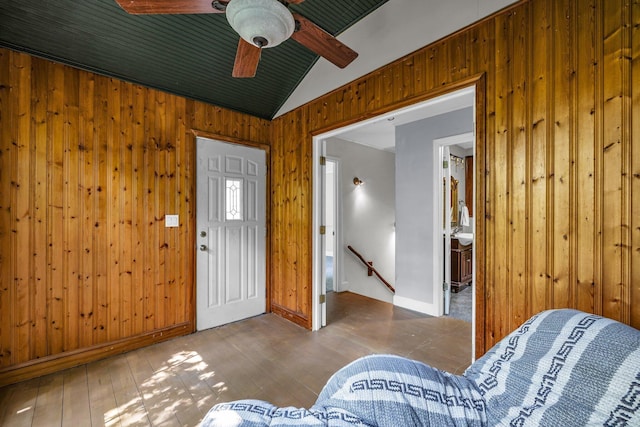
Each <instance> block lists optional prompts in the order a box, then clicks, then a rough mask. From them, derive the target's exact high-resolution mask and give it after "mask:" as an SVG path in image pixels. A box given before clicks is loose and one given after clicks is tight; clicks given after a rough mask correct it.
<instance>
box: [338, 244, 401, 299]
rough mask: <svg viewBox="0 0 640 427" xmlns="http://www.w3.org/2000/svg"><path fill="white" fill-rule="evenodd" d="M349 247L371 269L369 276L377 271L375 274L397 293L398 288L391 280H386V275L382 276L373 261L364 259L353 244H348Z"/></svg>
mask: <svg viewBox="0 0 640 427" xmlns="http://www.w3.org/2000/svg"><path fill="white" fill-rule="evenodd" d="M347 248H349V250H350V251H351V252H353V253H354V254H355V256H357V257H358V259H360V261H362V263H363V264H364V265H365V266H366V267H367V269H368V270H369V271H368V274H369V276H371V273H372V272H373V273H375V274H376V276H378V279H380V281H382V283H384V284H385V286H386V287H387V288H388V289H389V290H390V291H391V292H393V293H394V294H395V293H396V289H395V288H394V287H393V286H392V285H391V283H389V282H387V281H386V280H384V277H382V276H381V275H380V273H378V270H376V269H375V268H374V267H373V261H367V260H365V259H364V257H363V256H362V255H360V254H359V253H358V251H356V250H355V249H353V246H351V245H348V246H347Z"/></svg>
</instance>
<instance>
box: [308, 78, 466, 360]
mask: <svg viewBox="0 0 640 427" xmlns="http://www.w3.org/2000/svg"><path fill="white" fill-rule="evenodd" d="M471 84H472V86H468V87H464V88H462V89H460V86H458V87H457V88H456V89H454V90H452V91H451V92H449V93H446V94H444V95H441V96H437V97H433V98H431V99H428V100H425V101H421V102H418V103H416V104H413V105H411V106H408V107H404V108H401V109H398V110H394V111H391V112H388V113H384V114H381V115H379V116H377V117H375V118H372V119H369V120H364V121H362V122H359V123H356V124H352V125H349V126H346V127H343V128H339V129H335V130H332V131H330V132H327V133H324V134H320V135H317V136H315V137H314V138H313V165H314V174H313V203H314V209H313V230H314V233H313V325H312V326H313V329H314V330H317V329H320V328H321V327H322V326H324V325H326V318H325V316H326V310H323V305H324V300H325V299H324V293H323V292H324V289H323V286H322V285H323V284H324V280H325V278H326V266H325V259H324V258H325V256H326V252H325V251H326V250H325V245H326V244H327V243H326V238H325V236H324V235H322V234H320V232H319V230H321V226H322V225H324V224H323V220H324V217H323V215H322V214H321V213H322V212H323V209H324V208H323V204H322V203H323V199H324V191H325V186H326V182H325V180H324V178H325V173H324V166H320V158H321V157H323V156H325V155H326V151H325V144H326V141H327V140H329V139H331V138H335V137H337V138H341V139H345V140H349V137H350V136H351V135H352V134H353V133H357V132H356V131H366V130H367V129H369V128H374V129H375V131H374V132H373V134H376V135H378V134H380V133H382V132H381V131H380V129H381V127H385V126H386V127H389V126H390V127H391V129H392V131H391V133H392V137H395V131H396V129H398V128H399V127H401V126H404V127H407V126H419V124H420V123H421V122H423V121H425V120H426V119H429V120H431V121H432V122H434V123H435V121H436V120H438V116H442V115H445V114H447V113H450V112H454V111H457V110H460V109H463V108H467V109H471V110H472V111H473V113H471V114H469V117H470V118H471V123H470V126H471V129H470V130H472V129H473V126H474V122H475V103H476V86H475V84H477V83H471ZM438 127H440V125H437V124H436V125H435V128H438ZM459 133H461V132H459V131H455V132H450V133H444V134H440V135H433V136H434V137H433V138H431V139H430V140H429V141H426V140H425V141H424V142H423V145H424V147H427V146H428V150H429V152H430V153H433V143H434V140H435V139H437V138H438V137H445V136H449V135H455V134H459ZM363 145H366V144H363ZM424 147H423V148H424ZM405 148H406V147H405ZM403 149H404V148H403ZM392 151H393V152H394V155H395V156H396V159H397V158H398V154H399V153H398V152H396V151H395V149H394V150H392ZM432 155H433V154H430V155H429V157H431V156H432ZM400 167H401V168H403V166H400ZM422 168H423V169H424V170H423V172H422V173H423V174H424V175H428V176H429V178H428V179H429V180H432V181H433V183H430V184H426V185H427V186H428V187H429V188H430V190H429V191H428V192H429V193H430V194H428V195H425V194H422V195H419V198H422V199H424V200H428V203H429V204H430V206H429V209H430V210H431V211H433V209H434V208H433V196H432V194H433V192H435V191H436V190H439V187H438V186H436V184H435V183H436V179H433V178H432V177H433V175H434V171H433V170H432V169H433V163H432V161H429V162H428V163H423V164H422ZM395 169H396V170H395V174H396V176H395V179H396V182H395V188H396V192H397V191H405V187H408V186H405V185H404V184H403V183H402V182H400V181H398V178H397V177H398V176H399V165H398V160H396V163H395ZM435 174H436V175H437V174H438V172H437V171H435ZM359 178H362V177H359ZM350 179H351V176H350V175H349V176H348V177H347V178H345V182H346V181H347V180H350ZM354 179H355V178H354ZM364 181H367V180H366V179H365V180H364ZM344 185H345V186H346V184H344ZM440 185H441V184H440ZM343 191H344V188H343ZM425 197H426V199H425ZM396 203H397V201H396ZM397 215H400V214H399V212H398V213H397ZM429 216H430V217H431V218H428V219H427V218H417V217H418V215H413V217H414V220H415V221H422V222H423V223H425V224H422V226H423V227H426V228H427V229H428V230H429V233H430V234H433V233H434V227H435V226H434V224H435V219H434V218H433V217H434V216H435V215H434V214H433V212H431V213H430V214H429ZM438 218H439V219H440V221H442V216H441V215H440V216H438ZM392 222H393V223H392V227H393V233H394V236H396V232H399V231H400V229H401V228H402V227H406V223H403V222H400V221H399V222H398V225H397V229H396V221H392ZM441 225H442V223H441V222H440V227H439V231H438V233H437V235H438V236H439V237H438V239H437V241H438V243H437V244H436V243H435V240H436V239H433V240H434V242H433V243H429V244H430V245H431V249H437V246H436V245H440V249H439V250H440V252H442V227H441ZM338 226H339V224H338ZM402 231H403V232H404V233H405V235H406V234H407V229H406V228H405V229H404V230H402ZM408 232H409V233H410V234H411V233H412V231H408ZM414 234H415V235H416V236H417V235H418V234H419V233H414ZM397 241H398V240H397V237H395V241H394V242H393V243H392V244H393V245H396V242H397ZM390 243H391V242H390ZM346 244H348V242H347V241H344V245H346ZM337 252H338V253H340V252H345V248H344V247H338V248H337ZM429 252H431V255H430V257H429V258H425V259H421V260H420V262H421V263H422V265H420V267H419V268H418V269H417V270H418V271H419V272H422V273H420V274H422V276H423V277H422V279H420V280H421V283H420V284H419V286H420V287H421V288H420V289H418V294H417V295H416V294H411V292H409V293H407V292H403V286H404V284H403V283H404V282H403V281H402V279H403V277H402V275H403V274H404V273H405V272H406V270H407V269H405V268H404V267H403V266H401V265H400V263H402V262H404V261H406V260H404V259H401V258H400V257H399V255H398V253H397V252H395V263H396V266H395V267H396V270H395V274H394V276H392V277H391V278H390V279H391V280H390V281H392V282H395V284H396V294H395V295H394V296H393V297H392V301H393V302H392V303H393V304H394V305H396V306H399V307H403V308H408V309H411V310H415V311H419V312H422V313H425V314H429V315H436V316H440V315H442V314H443V313H442V311H443V308H444V303H443V289H442V280H441V279H439V280H438V282H435V283H434V282H433V278H432V277H431V275H430V274H426V275H425V274H424V273H425V269H426V271H427V272H428V271H430V269H431V268H430V267H431V266H437V265H438V264H439V263H440V262H441V259H439V258H438V256H437V254H438V252H437V250H433V251H432V250H429ZM347 256H348V255H347ZM440 271H442V269H440ZM427 276H428V279H427V278H426V277H427ZM426 281H429V282H430V283H425V282H426ZM436 284H437V285H436ZM342 290H347V289H342ZM474 319H475V316H474ZM474 323H475V322H472V329H473V333H472V335H473V334H475V324H474ZM474 341H475V340H474V339H473V338H472V343H471V347H472V352H471V354H473V351H474V350H473V346H474V344H475V343H474Z"/></svg>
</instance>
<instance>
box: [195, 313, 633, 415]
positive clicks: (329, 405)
mask: <svg viewBox="0 0 640 427" xmlns="http://www.w3.org/2000/svg"><path fill="white" fill-rule="evenodd" d="M202 426H205V427H213V426H215V427H222V426H226V427H229V426H233V427H237V426H244V427H265V426H272V427H279V426H282V427H284V426H393V427H398V426H438V427H440V426H563V427H564V426H640V331H638V330H636V329H633V328H631V327H629V326H626V325H623V324H621V323H618V322H615V321H613V320H610V319H605V318H602V317H599V316H595V315H591V314H587V313H582V312H579V311H576V310H566V309H565V310H550V311H545V312H542V313H540V314H538V315H536V316H534V317H532V318H531V319H529V320H528V321H527V322H526V323H525V324H523V325H522V326H521V327H520V328H519V329H517V330H516V331H514V332H513V333H511V334H510V335H508V336H507V337H506V338H504V339H503V340H502V341H500V342H499V343H498V344H496V346H495V347H493V348H492V349H491V350H490V351H489V352H488V353H487V354H485V355H484V356H483V357H482V358H480V359H479V360H477V361H476V362H475V363H474V364H472V365H471V366H470V367H469V368H468V369H467V371H466V372H465V373H464V375H462V376H456V375H452V374H449V373H446V372H443V371H440V370H437V369H434V368H432V367H430V366H428V365H425V364H423V363H420V362H417V361H413V360H409V359H406V358H402V357H398V356H391V355H373V356H366V357H364V358H361V359H358V360H356V361H355V362H352V363H351V364H349V365H347V366H345V367H344V368H342V369H340V370H339V371H338V372H336V373H335V374H334V375H333V376H332V377H331V379H330V380H329V381H328V382H327V384H326V385H325V387H324V388H323V389H322V391H321V393H320V395H319V396H318V399H317V401H316V403H315V405H313V407H311V408H310V409H300V408H278V407H275V406H274V405H272V404H270V403H268V402H264V401H258V400H241V401H236V402H230V403H222V404H218V405H215V406H214V407H213V408H212V409H211V410H210V411H209V413H208V414H207V416H206V417H205V419H204V420H203V421H202Z"/></svg>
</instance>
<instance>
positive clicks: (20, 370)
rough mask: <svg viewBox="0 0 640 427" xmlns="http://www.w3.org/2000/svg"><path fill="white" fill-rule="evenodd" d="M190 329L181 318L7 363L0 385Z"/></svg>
mask: <svg viewBox="0 0 640 427" xmlns="http://www.w3.org/2000/svg"><path fill="white" fill-rule="evenodd" d="M193 330H194V329H193V324H192V322H185V323H180V324H178V325H174V326H170V327H167V328H164V329H157V330H155V331H152V332H147V333H145V334H141V335H136V336H134V337H129V338H123V339H121V340H117V341H112V342H109V343H105V344H100V345H96V346H93V347H87V348H83V349H78V350H73V351H69V352H65V353H60V354H56V355H54V356H47V357H43V358H40V359H36V360H31V361H29V362H25V363H21V364H19V365H15V366H10V367H7V368H4V369H0V387H3V386H5V385H9V384H14V383H17V382H20V381H25V380H29V379H32V378H36V377H40V376H42V375H47V374H51V373H54V372H58V371H62V370H64V369H69V368H73V367H74V366H78V365H82V364H84V363H88V362H93V361H96V360H99V359H104V358H107V357H109V356H114V355H116V354H121V353H126V352H127V351H131V350H135V349H138V348H141V347H146V346H148V345H151V344H156V343H159V342H162V341H166V340H169V339H171V338H175V337H179V336H182V335H188V334H190V333H192V332H193Z"/></svg>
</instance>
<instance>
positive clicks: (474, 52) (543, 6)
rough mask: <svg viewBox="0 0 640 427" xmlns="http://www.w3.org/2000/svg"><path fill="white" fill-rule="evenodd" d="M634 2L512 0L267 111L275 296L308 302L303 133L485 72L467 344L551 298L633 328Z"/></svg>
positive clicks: (294, 306) (637, 238)
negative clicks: (329, 88)
mask: <svg viewBox="0 0 640 427" xmlns="http://www.w3.org/2000/svg"><path fill="white" fill-rule="evenodd" d="M639 9H640V5H639V4H638V3H637V2H631V1H629V0H613V1H604V0H588V1H584V2H575V1H571V0H563V1H551V0H530V1H521V2H518V3H517V4H516V5H514V6H512V7H510V8H508V9H506V10H504V11H502V12H500V13H498V14H496V15H495V16H492V17H489V18H487V19H485V20H483V21H481V22H479V23H477V24H475V25H473V26H471V27H469V28H466V29H463V30H461V31H460V32H458V33H456V34H453V35H451V36H449V37H445V38H444V39H442V40H439V41H437V42H435V43H433V44H432V45H429V46H425V47H424V48H423V49H421V50H419V51H417V52H415V53H413V54H411V55H408V56H407V57H404V58H401V59H399V60H398V61H396V62H395V63H392V64H389V65H388V66H386V67H383V68H381V69H378V70H375V71H373V72H372V73H370V74H369V75H366V76H364V77H362V78H360V79H358V80H356V81H354V82H352V83H349V84H347V85H345V86H343V87H341V88H339V89H337V90H336V91H334V92H333V93H329V94H327V95H325V96H322V97H320V98H318V99H316V100H313V101H311V102H309V103H308V104H306V105H304V106H302V107H299V108H298V109H296V110H294V111H291V112H289V113H287V114H285V115H283V116H281V117H278V118H277V119H275V120H274V121H273V145H272V150H273V153H274V156H273V162H272V172H273V175H272V176H273V183H272V189H273V196H274V197H273V203H272V213H271V215H272V217H271V218H272V220H271V225H272V229H273V231H274V236H273V241H274V245H275V246H274V251H273V257H272V271H273V275H272V278H273V289H272V301H273V303H274V305H275V306H282V307H284V308H286V309H289V310H292V311H294V312H296V311H299V310H301V309H303V308H304V307H305V306H304V305H300V304H299V303H298V301H299V300H300V299H306V300H307V304H306V307H309V310H310V307H311V297H312V295H311V272H310V270H309V269H310V265H309V266H307V268H308V269H307V270H302V271H300V270H299V268H300V267H301V266H302V265H303V264H304V263H306V262H308V257H309V255H310V253H311V252H310V248H311V240H310V238H309V237H307V236H306V235H305V233H301V232H302V230H303V229H304V228H305V227H307V226H308V224H309V222H307V221H310V219H308V218H306V216H304V215H303V213H306V212H307V210H308V209H309V207H310V203H311V184H310V182H308V180H307V179H304V177H310V176H311V175H312V166H311V165H310V164H308V163H309V161H308V159H309V158H310V157H311V155H312V154H311V144H312V136H313V135H315V134H318V133H322V132H325V131H327V130H330V129H336V128H339V127H342V126H345V125H347V124H351V123H354V122H356V121H358V120H362V119H364V118H370V117H372V116H374V115H377V114H381V113H384V112H387V111H391V110H394V109H397V108H399V107H401V106H404V105H407V103H408V102H410V100H423V99H427V98H429V97H431V96H436V95H439V94H441V93H442V90H443V89H447V88H454V87H456V84H459V83H460V82H462V81H464V79H465V78H467V77H468V76H483V78H484V93H483V94H482V96H483V98H482V99H480V101H479V102H480V103H482V107H484V109H485V110H484V111H486V113H485V114H484V116H482V118H481V119H482V120H484V122H483V123H482V124H478V129H483V132H484V134H483V138H484V139H482V138H480V137H479V138H478V140H481V141H482V145H481V146H478V147H477V148H478V149H479V150H483V153H484V155H485V158H484V164H482V165H479V167H478V168H477V171H481V172H477V175H476V179H477V185H479V186H480V187H481V188H483V191H484V192H485V193H484V198H483V199H481V200H478V202H479V203H482V204H483V210H484V212H485V216H484V218H476V221H477V222H476V229H477V230H478V232H479V234H480V235H483V240H482V241H476V243H477V244H479V245H483V247H484V249H485V250H486V252H485V256H484V257H483V258H482V259H478V260H477V261H478V263H479V265H478V267H479V268H480V274H479V276H478V279H479V280H482V283H479V284H478V289H479V290H482V294H481V295H480V301H482V302H479V303H478V306H477V308H478V309H479V310H478V313H479V316H480V317H479V318H478V322H479V323H478V325H477V326H478V333H479V334H480V335H481V336H478V337H476V340H477V341H476V342H477V344H478V349H479V352H478V353H479V354H482V352H483V351H484V350H485V349H487V348H489V347H491V346H492V345H493V344H494V343H495V342H497V341H498V340H499V339H501V338H502V337H503V336H504V335H505V334H506V333H507V332H509V331H510V330H512V329H513V328H514V327H516V326H517V324H518V323H519V322H520V321H522V320H524V319H525V318H526V317H528V315H530V314H533V313H535V312H538V311H540V310H544V309H549V308H553V307H575V308H579V309H582V310H586V311H590V312H594V313H597V314H603V315H606V316H609V317H612V318H615V319H618V320H622V321H625V322H628V323H631V324H633V325H635V326H636V327H638V326H639V325H640V305H639V304H637V303H632V302H637V301H640V295H638V294H640V286H639V285H638V283H637V282H638V277H640V273H639V272H638V270H639V268H638V267H637V265H638V264H639V263H638V262H635V261H637V260H638V259H640V258H638V257H639V256H640V255H638V252H639V251H640V249H638V248H639V245H640V228H638V222H639V221H640V220H638V216H639V215H638V212H639V208H638V205H639V203H638V202H637V200H638V197H637V194H636V193H638V192H639V191H640V190H638V188H640V184H639V183H638V181H640V178H638V177H640V171H639V170H638V168H639V166H638V165H639V160H638V157H640V154H639V153H640V148H639V145H640V138H633V137H632V135H633V134H635V133H637V132H638V126H639V125H638V121H639V120H640V115H639V113H638V109H639V108H640V99H639V95H638V93H639V91H640V89H639V88H638V86H639V85H638V84H637V81H638V78H637V75H638V74H639V73H638V69H639V67H638V57H639V56H638V55H639V54H638V52H639V50H640V48H639V47H638V44H639V43H640V37H639V36H638V28H637V27H636V26H635V25H634V24H635V23H636V21H637V20H638V16H640V10H639ZM409 68H410V69H412V70H413V78H412V79H408V78H407V72H408V69H409ZM634 76H635V77H636V78H635V79H634V78H633V77H634ZM349 92H353V93H354V94H355V96H354V97H353V98H349V97H346V96H343V95H342V94H345V93H349ZM338 93H339V94H340V95H339V96H338ZM346 103H351V105H345V104H346ZM338 104H339V105H338ZM336 111H338V112H339V114H337V113H336ZM300 123H305V124H307V125H308V126H306V127H305V126H302V125H300ZM294 153H297V154H298V155H297V156H296V155H294ZM300 155H301V156H303V157H304V156H307V161H306V165H305V162H303V161H302V158H301V157H299V156H300ZM303 165H305V166H303ZM301 167H305V169H304V170H300V168H301ZM294 195H295V197H294ZM294 219H299V220H301V222H300V223H294V222H293V221H294ZM630 224H631V225H630ZM309 232H310V230H309ZM632 261H633V262H632ZM294 271H295V272H296V273H299V274H296V275H293V274H292V273H293V272H294ZM294 279H295V280H298V283H296V284H295V285H292V284H291V280H294ZM293 294H296V297H295V298H293V297H292V295H293ZM297 314H298V316H299V318H300V319H307V320H308V316H309V315H310V314H311V313H310V311H301V312H299V313H297ZM305 321H306V320H305ZM301 323H303V324H304V321H301Z"/></svg>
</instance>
